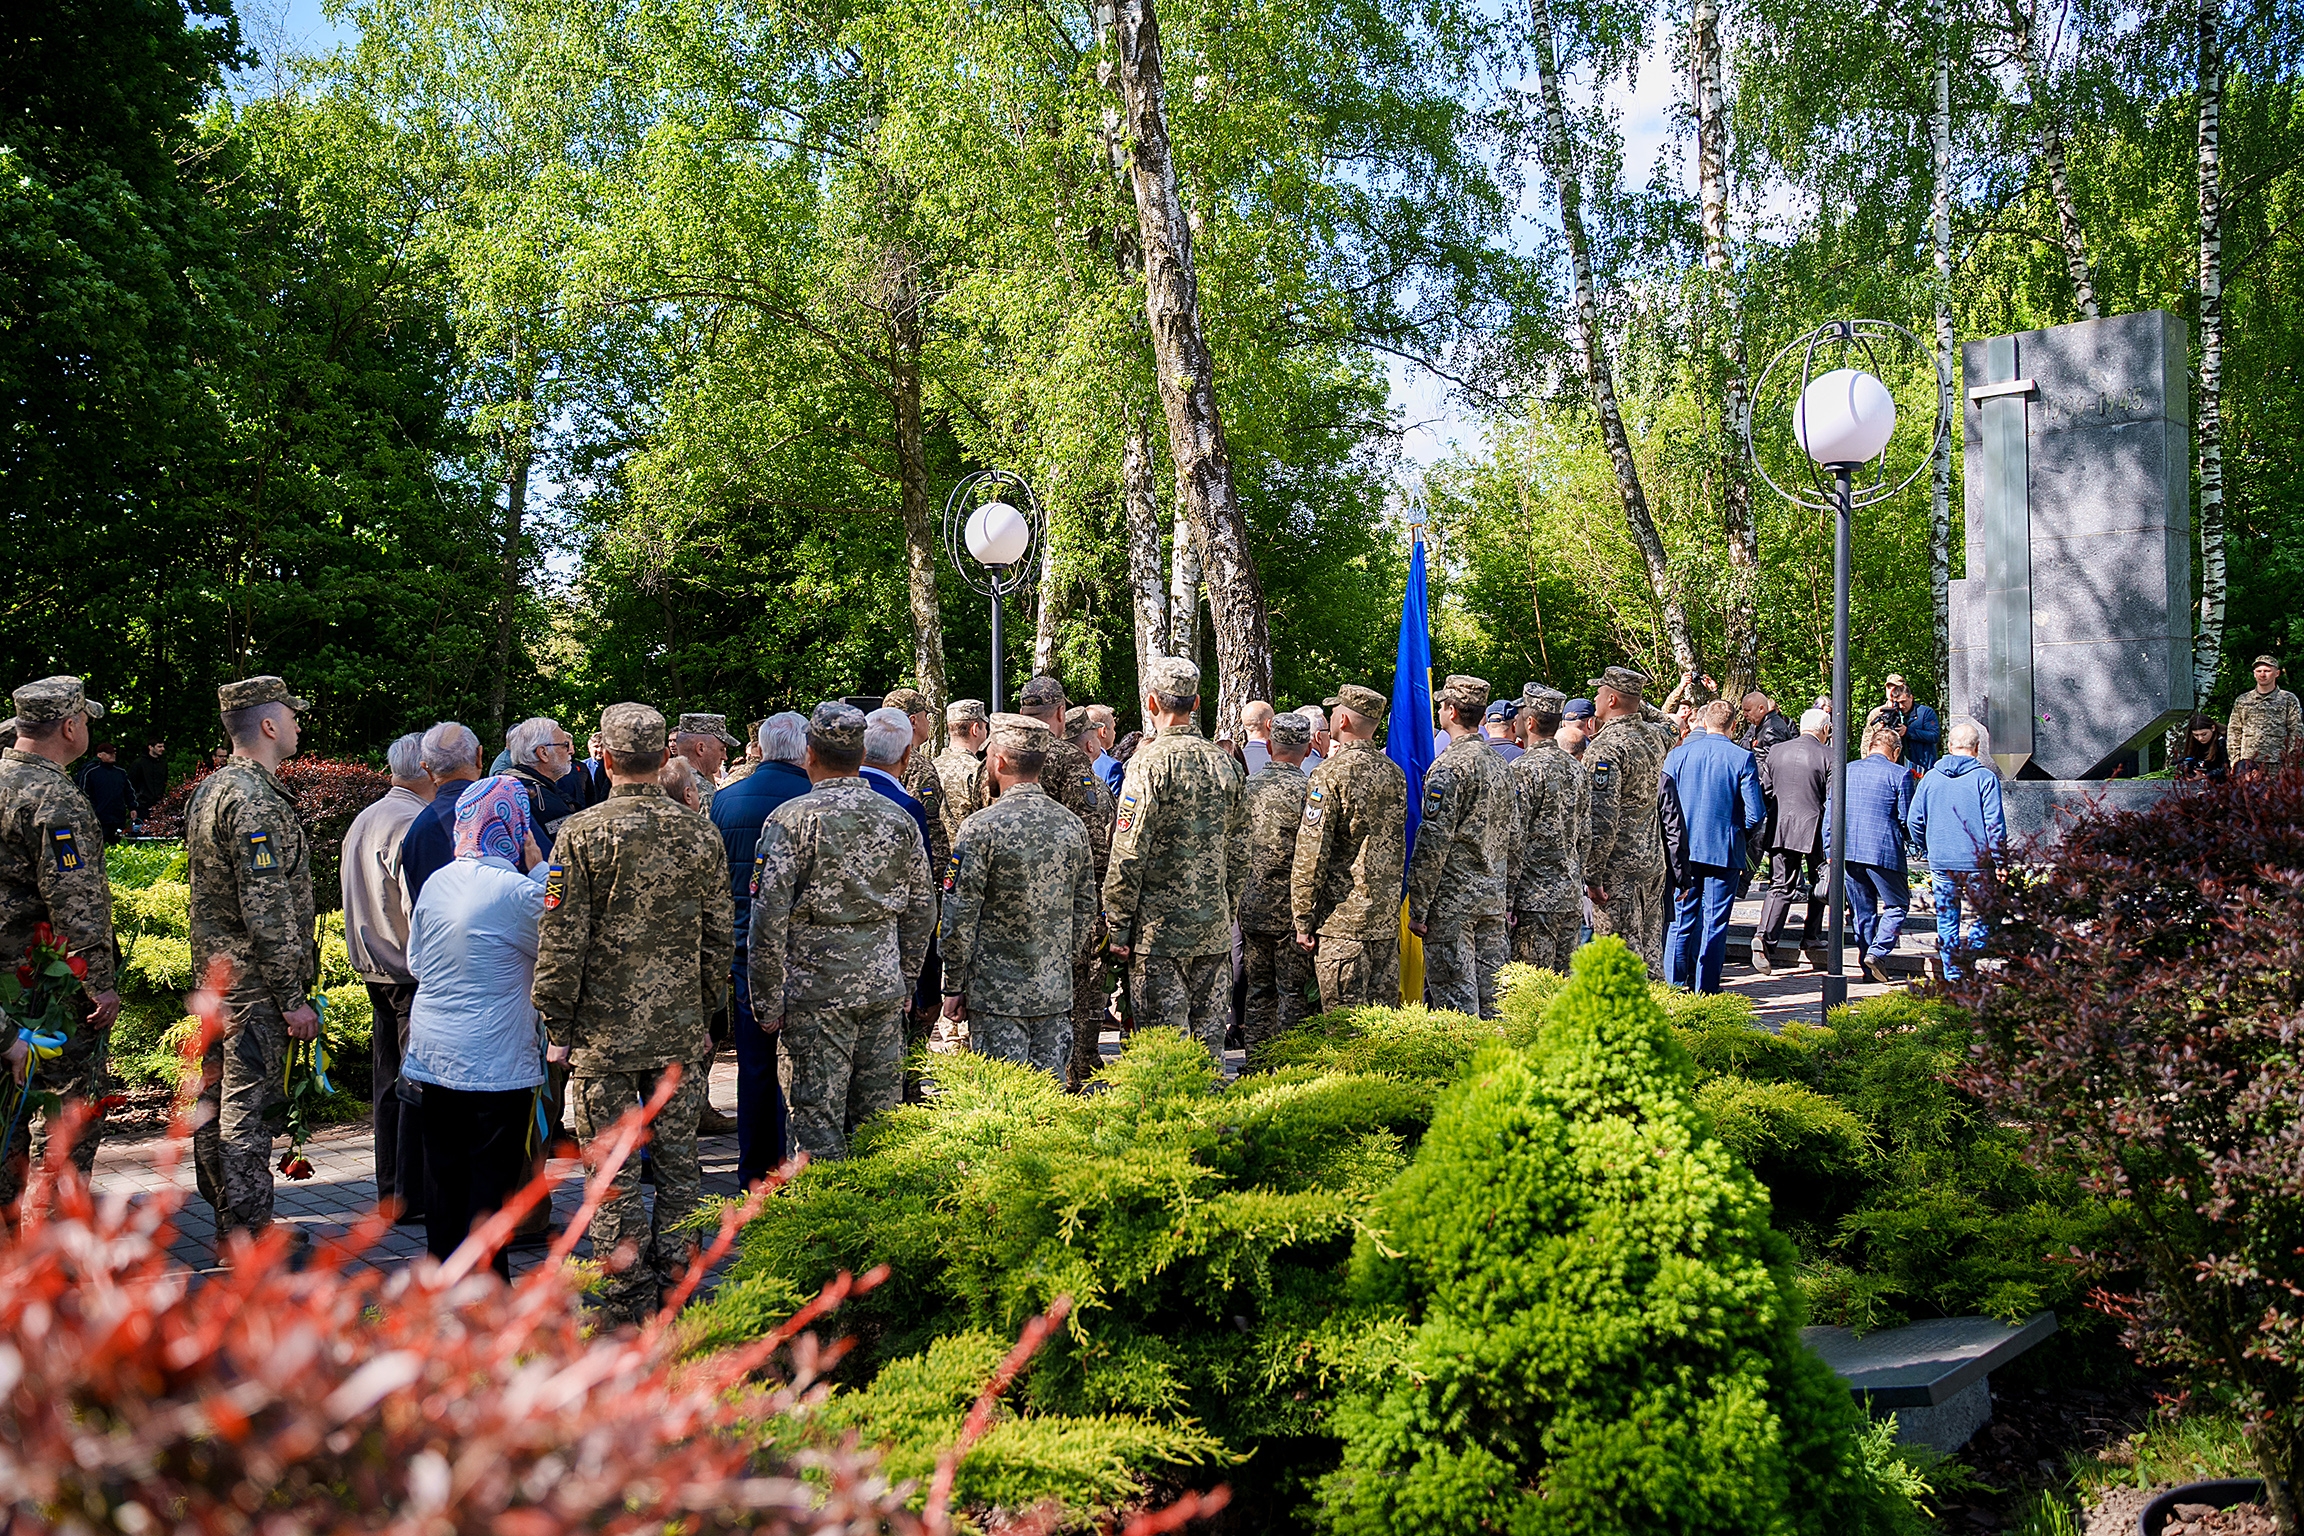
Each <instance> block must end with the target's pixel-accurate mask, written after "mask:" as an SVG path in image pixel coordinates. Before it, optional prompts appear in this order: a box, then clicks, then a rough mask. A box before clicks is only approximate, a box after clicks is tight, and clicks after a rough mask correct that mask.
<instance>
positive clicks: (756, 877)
mask: <svg viewBox="0 0 2304 1536" xmlns="http://www.w3.org/2000/svg"><path fill="white" fill-rule="evenodd" d="M753 849H754V852H753V854H752V894H753V895H755V896H757V895H759V894H760V872H761V871H762V870H764V869H766V868H767V867H768V852H767V850H766V849H764V848H761V847H760V846H759V845H758V844H757V843H755V844H754V845H753ZM552 867H553V868H554V869H558V868H559V867H560V866H559V865H557V864H555V865H553V866H552Z"/></svg>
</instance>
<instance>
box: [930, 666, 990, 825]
mask: <svg viewBox="0 0 2304 1536" xmlns="http://www.w3.org/2000/svg"><path fill="white" fill-rule="evenodd" d="M990 718H991V717H990V716H989V715H987V714H986V713H985V712H984V701H983V700H982V699H954V700H953V701H952V702H951V703H949V704H947V705H945V706H944V750H943V751H941V752H939V753H937V754H936V757H935V760H934V761H935V766H936V783H937V786H938V788H940V789H941V790H942V791H943V798H942V799H940V800H939V801H937V808H938V809H939V810H941V811H942V812H943V815H944V840H945V842H946V844H947V845H949V844H950V842H951V840H952V839H953V838H956V837H958V836H959V835H960V823H961V822H962V821H965V820H966V819H967V817H968V812H969V811H970V810H971V809H973V808H974V806H975V804H976V779H977V776H978V775H979V774H981V773H982V772H983V771H984V743H985V741H986V739H987V738H986V734H985V733H986V732H987V731H988V730H989V729H990V727H989V726H988V725H987V724H986V723H985V722H986V721H987V720H989V719H990Z"/></svg>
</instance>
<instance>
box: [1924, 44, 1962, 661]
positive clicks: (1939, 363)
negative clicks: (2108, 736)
mask: <svg viewBox="0 0 2304 1536" xmlns="http://www.w3.org/2000/svg"><path fill="white" fill-rule="evenodd" d="M1928 26H1929V30H1930V31H1931V32H1932V33H1933V34H1934V36H1935V45H1936V46H1935V56H1936V70H1935V76H1936V78H1935V82H1934V84H1935V92H1934V99H1933V100H1932V101H1931V102H1930V104H1929V111H1928V164H1929V171H1930V175H1929V183H1928V185H1929V202H1928V240H1929V245H1930V248H1931V253H1932V254H1933V256H1934V257H1935V265H1936V296H1935V297H1936V302H1935V325H1934V328H1933V334H1934V341H1935V351H1936V408H1937V410H1938V411H1940V412H1942V413H1943V415H1944V417H1945V419H1946V420H1948V421H1958V420H1959V419H1960V418H1959V417H1958V416H1957V415H1956V414H1954V407H1953V397H1952V377H1953V372H1954V369H1955V366H1956V363H1957V358H1956V357H1955V356H1954V350H1953V342H1952V19H1951V16H1950V14H1949V10H1948V7H1947V5H1946V0H1930V3H1929V7H1928ZM1928 611H1929V614H1930V616H1931V618H1932V620H1933V626H1932V628H1933V632H1934V636H1935V641H1936V697H1937V699H1938V700H1939V701H1940V702H1941V701H1944V700H1949V699H1950V698H1951V697H1952V434H1951V433H1949V432H1947V433H1946V434H1945V435H1944V438H1943V440H1942V441H1941V442H1939V443H1938V444H1937V445H1936V449H1935V453H1934V455H1933V461H1932V462H1931V463H1930V464H1929V466H1928Z"/></svg>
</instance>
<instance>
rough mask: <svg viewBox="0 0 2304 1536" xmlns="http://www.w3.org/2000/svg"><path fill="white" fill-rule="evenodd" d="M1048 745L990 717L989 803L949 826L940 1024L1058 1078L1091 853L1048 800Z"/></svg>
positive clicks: (1018, 724)
mask: <svg viewBox="0 0 2304 1536" xmlns="http://www.w3.org/2000/svg"><path fill="white" fill-rule="evenodd" d="M1050 740H1051V737H1050V736H1049V732H1048V728H1047V726H1046V725H1044V724H1042V723H1041V722H1040V721H1038V720H1034V719H1032V718H1030V717H1029V716H1026V715H994V716H993V717H992V744H991V746H990V748H989V749H988V750H987V751H986V752H985V755H984V771H985V772H986V773H988V774H991V775H993V776H994V777H995V778H997V779H998V780H999V781H1000V797H999V798H998V799H997V800H995V801H993V802H992V804H991V805H989V806H987V807H985V808H984V809H983V810H982V811H980V812H978V813H977V814H976V815H974V816H971V817H969V818H968V820H967V822H966V823H965V824H963V825H962V827H961V828H960V839H959V841H958V842H957V843H955V844H954V845H953V848H952V857H951V861H950V863H949V865H948V866H947V868H946V871H945V875H944V924H943V932H944V957H945V958H944V1015H945V1017H946V1018H949V1019H952V1020H954V1021H956V1022H959V1021H965V1022H966V1024H967V1025H968V1032H969V1034H970V1036H971V1037H972V1038H973V1039H974V1041H975V1045H976V1049H977V1050H979V1051H981V1052H983V1053H984V1054H985V1055H987V1056H997V1057H999V1058H1000V1059H1002V1060H1003V1061H1013V1062H1018V1063H1021V1064H1023V1065H1026V1066H1033V1067H1038V1068H1039V1069H1040V1070H1041V1071H1043V1072H1046V1073H1048V1074H1050V1075H1051V1076H1053V1077H1054V1078H1055V1079H1056V1080H1057V1081H1058V1082H1063V1081H1064V1080H1065V1075H1066V1072H1067V1069H1068V1067H1069V1065H1070V1060H1071V1055H1072V980H1073V974H1074V971H1073V967H1074V963H1075V962H1076V961H1077V960H1078V958H1079V957H1080V956H1081V955H1083V954H1085V953H1087V951H1088V950H1089V948H1090V946H1091V945H1092V944H1093V943H1094V942H1095V939H1096V929H1097V911H1096V872H1095V854H1094V852H1093V851H1092V850H1091V849H1090V848H1089V846H1088V829H1087V828H1085V827H1083V826H1081V825H1080V818H1079V817H1077V816H1074V815H1072V814H1070V813H1069V812H1067V811H1065V810H1064V809H1063V808H1062V807H1060V806H1058V805H1057V804H1056V802H1055V801H1053V800H1051V799H1049V798H1048V795H1047V793H1046V791H1044V790H1043V789H1042V788H1041V787H1040V771H1041V765H1042V762H1043V760H1044V759H1045V757H1046V754H1047V751H1048V746H1049V743H1050Z"/></svg>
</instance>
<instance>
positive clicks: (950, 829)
mask: <svg viewBox="0 0 2304 1536" xmlns="http://www.w3.org/2000/svg"><path fill="white" fill-rule="evenodd" d="M930 763H931V765H932V766H933V767H934V768H935V770H936V787H937V798H936V809H937V812H938V813H939V814H940V815H941V816H943V818H944V837H945V840H946V841H947V842H950V841H951V840H952V839H953V838H955V837H958V836H959V835H960V823H961V822H963V821H965V820H967V818H968V810H969V807H970V806H972V805H974V804H975V803H976V780H977V777H978V775H980V774H982V773H983V771H984V763H983V760H982V759H981V758H979V757H977V755H976V754H975V753H973V752H971V751H969V750H968V749H967V748H966V747H963V746H958V745H953V746H948V747H946V748H945V749H944V750H943V751H941V752H939V753H937V754H936V756H935V757H934V758H932V759H930ZM915 793H917V791H915ZM922 803H923V804H925V803H926V802H925V800H923V802H922Z"/></svg>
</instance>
